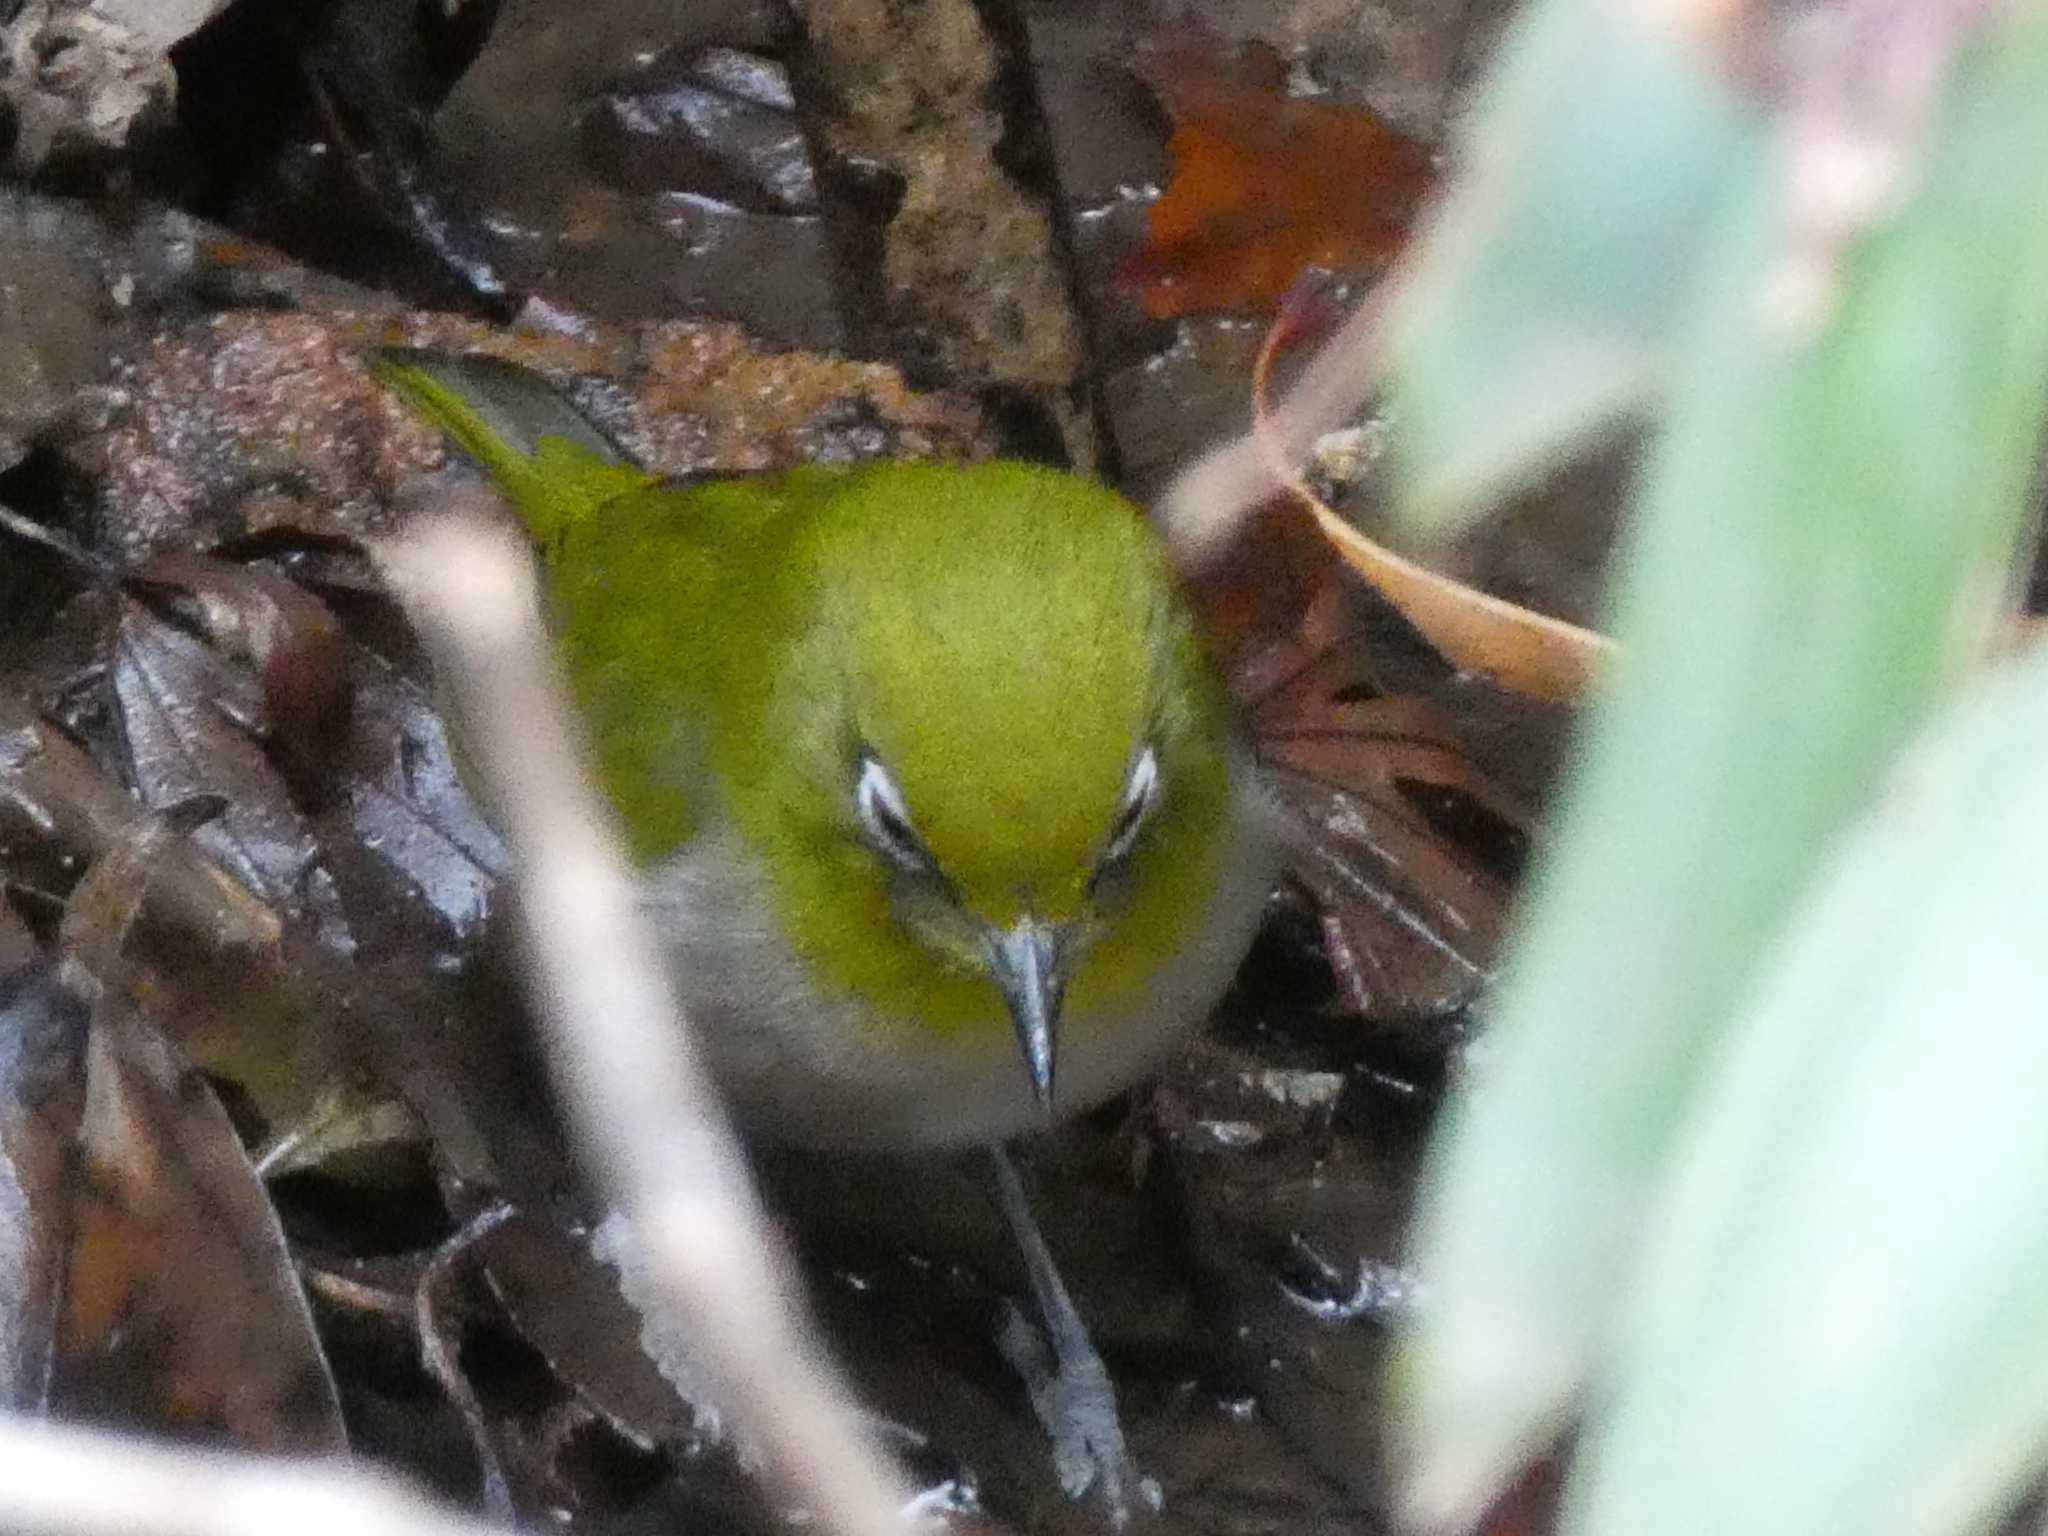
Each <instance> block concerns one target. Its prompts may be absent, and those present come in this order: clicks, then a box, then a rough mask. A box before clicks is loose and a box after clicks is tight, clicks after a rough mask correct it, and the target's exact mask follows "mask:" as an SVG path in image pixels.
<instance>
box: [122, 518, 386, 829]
mask: <svg viewBox="0 0 2048 1536" xmlns="http://www.w3.org/2000/svg"><path fill="white" fill-rule="evenodd" d="M127 586H128V589H129V590H130V591H131V592H136V593H139V594H142V595H144V596H145V597H146V598H147V599H149V600H151V601H153V602H155V603H157V604H161V605H162V607H163V608H164V609H165V610H166V611H167V612H168V613H169V615H170V616H171V617H173V618H175V619H178V620H182V621H183V622H185V623H187V624H189V625H190V626H191V627H192V628H193V629H194V630H195V631H196V632H197V633H198V634H200V635H202V636H203V637H204V638H205V639H207V640H208V641H210V642H211V643H212V644H213V646H214V647H215V648H216V649H218V650H220V651H222V652H224V653H226V654H228V655H230V656H233V657H235V658H236V659H237V660H239V661H241V662H243V663H244V664H246V665H247V666H248V667H249V669H250V670H251V671H252V672H253V673H254V675H255V678H256V681H257V684H258V691H257V695H256V700H255V702H256V704H257V706H258V710H259V713H258V714H257V715H256V716H255V718H253V719H250V720H248V721H245V722H244V724H245V725H247V727H248V728H249V729H250V730H251V731H253V732H254V733H255V734H256V735H257V736H258V737H259V738H260V739H261V740H262V741H263V742H264V743H265V744H266V745H267V746H268V747H269V748H270V750H271V752H272V753H273V755H274V756H275V757H276V758H277V760H278V764H279V766H280V767H281V768H283V769H284V771H285V774H286V776H287V778H288V779H290V781H291V783H292V786H293V788H294V789H296V790H297V791H299V793H300V794H301V795H302V796H303V797H305V798H307V799H320V798H324V795H325V792H326V790H327V789H328V788H329V787H330V786H331V781H332V770H333V767H334V763H335V754H336V748H337V747H338V746H339V744H340V741H341V738H342V734H343V733H344V732H345V731H346V730H347V729H348V712H349V699H350V695H349V675H348V648H347V645H346V643H345V642H344V640H343V637H342V633H341V626H340V625H339V624H338V623H336V622H335V618H334V615H333V614H332V613H331V612H330V611H329V610H328V608H327V605H326V604H324V603H322V602H321V601H320V599H319V598H317V597H315V596H314V595H313V594H312V593H310V592H308V591H307V590H306V589H305V588H304V587H302V586H300V585H299V584H298V583H297V582H295V581H291V580H288V579H287V578H285V577H283V576H280V575H278V574H277V573H276V572H274V571H268V570H264V569H263V568H262V567H260V566H252V565H237V564H235V563H233V562H231V561H227V560H215V559H210V558H208V557H206V556H204V555H194V554H186V553H182V552H178V551H173V552H171V553H169V554H163V555H158V556H157V557H156V558H155V559H153V560H151V561H149V562H148V563H147V564H145V565H144V566H142V567H141V569H139V570H137V571H136V572H135V573H134V574H133V575H131V576H130V577H129V578H128V581H127Z"/></svg>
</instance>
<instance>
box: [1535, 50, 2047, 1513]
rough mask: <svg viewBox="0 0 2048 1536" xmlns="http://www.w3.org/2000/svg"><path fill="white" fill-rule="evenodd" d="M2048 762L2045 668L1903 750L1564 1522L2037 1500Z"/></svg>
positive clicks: (1732, 1092)
mask: <svg viewBox="0 0 2048 1536" xmlns="http://www.w3.org/2000/svg"><path fill="white" fill-rule="evenodd" d="M2044 30H2048V29H2044ZM2043 762H2048V653H2042V654H2038V655H2036V656H2035V657H2033V658H2032V659H2031V660H2030V661H2029V662H2028V663H2027V665H2026V666H2025V668H2024V669H2022V670H2017V671H2015V672H2014V673H2013V674H2012V675H2008V676H2003V677H2000V678H1998V679H1996V680H1995V681H1994V682H1992V683H1991V684H1989V685H1988V686H1985V687H1984V688H1982V689H1981V690H1980V691H1979V694H1978V695H1977V696H1976V697H1975V698H1973V699H1972V700H1971V701H1970V705H1969V707H1968V708H1967V709H1965V710H1962V711H1959V712H1958V713H1957V715H1956V717H1955V718H1954V719H1953V720H1951V721H1950V722H1949V723H1948V725H1947V727H1946V729H1945V730H1944V731H1943V733H1942V734H1941V736H1940V737H1939V738H1938V739H1937V741H1936V742H1935V743H1933V745H1932V748H1931V750H1929V751H1926V752H1924V753H1923V754H1921V755H1920V756H1918V757H1916V758H1914V759H1912V760H1911V761H1910V763H1909V767H1908V771H1907V772H1906V773H1904V774H1903V775H1901V776H1900V779H1899V782H1898V783H1897V785H1896V786H1895V788H1894V790H1893V792H1892V793H1891V794H1890V795H1889V796H1888V797H1887V799H1886V801H1885V803H1884V805H1883V808H1882V810H1881V812H1880V813H1879V815H1878V816H1877V817H1876V818H1875V819H1874V820H1873V822H1872V823H1871V824H1870V825H1869V826H1868V827H1866V828H1865V829H1864V830H1863V832H1862V834H1861V835H1860V836H1859V837H1858V838H1857V839H1856V842H1855V844H1854V846H1853V847H1852V848H1851V849H1850V851H1849V852H1848V855H1847V856H1846V857H1844V858H1842V859H1839V860H1838V861H1836V863H1835V864H1834V866H1833V868H1832V871H1831V873H1830V877H1829V878H1828V880H1827V882H1826V884H1825V886H1824V888H1823V889H1822V890H1821V891H1820V893H1819V894H1818V896H1817V898H1816V900H1815V901H1813V902H1812V903H1810V904H1809V905H1808V907H1807V908H1806V910H1805V913H1804V920H1803V922H1802V923H1801V924H1800V926H1799V928H1798V930H1797V933H1796V935H1795V937H1794V939H1793V940H1792V942H1791V944H1790V947H1789V949H1788V951H1787V952H1785V953H1784V955H1783V957H1782V960H1781V961H1780V963H1777V964H1775V965H1773V966H1772V967H1771V968H1770V970H1769V973H1768V976H1767V979H1766V981H1765V984H1764V986H1763V988H1762V990H1761V993H1760V995H1759V996H1758V998H1757V1000H1756V1002H1755V1003H1754V1004H1753V1005H1752V1006H1750V1007H1748V1008H1746V1009H1744V1010H1743V1013H1742V1017H1741V1019H1740V1021H1739V1025H1738V1028H1737V1032H1736V1035H1735V1038H1734V1039H1733V1040H1732V1042H1731V1047H1730V1049H1729V1051H1728V1053H1727V1056H1726V1058H1725V1061H1724V1063H1723V1064H1722V1066H1721V1070H1720V1071H1718V1072H1717V1074H1716V1076H1715V1078H1714V1080H1713V1085H1712V1088H1711V1090H1710V1092H1709V1093H1708V1094H1707V1095H1706V1096H1705V1100H1704V1102H1703V1104H1702V1105H1701V1106H1700V1107H1699V1109H1698V1110H1697V1111H1696V1113H1695V1114H1694V1115H1693V1116H1692V1117H1691V1119H1690V1120H1689V1122H1688V1127H1687V1130H1686V1133H1685V1136H1684V1138H1683V1142H1682V1144H1681V1148H1680V1152H1679V1156H1678V1175H1677V1177H1676V1178H1675V1179H1674V1181H1673V1184H1672V1186H1671V1191H1670V1193H1668V1194H1667V1196H1666V1197H1665V1198H1663V1199H1661V1200H1660V1201H1659V1204H1658V1217H1657V1220H1656V1222H1655V1224H1654V1231H1653V1236H1654V1239H1655V1240H1654V1242H1653V1243H1652V1245H1651V1249H1650V1254H1649V1258H1648V1260H1647V1261H1646V1263H1645V1266H1644V1281H1643V1286H1642V1290H1643V1296H1642V1303H1643V1304H1642V1306H1641V1308H1640V1309H1639V1312H1638V1314H1637V1315H1636V1316H1635V1317H1634V1318H1633V1319H1632V1322H1633V1323H1634V1324H1635V1326H1633V1327H1632V1328H1630V1329H1629V1330H1628V1335H1627V1346H1626V1347H1625V1348H1624V1349H1623V1350H1622V1352H1621V1357H1620V1360H1619V1362H1618V1364H1619V1370H1618V1372H1617V1379H1618V1381H1619V1382H1620V1387H1619V1391H1618V1393H1617V1394H1616V1395H1615V1396H1614V1398H1613V1399H1612V1401H1611V1402H1610V1404H1609V1405H1608V1408H1607V1411H1605V1412H1604V1413H1603V1414H1601V1415H1600V1417H1599V1420H1598V1425H1597V1429H1596V1431H1595V1433H1594V1434H1593V1435H1592V1437H1591V1445H1590V1447H1589V1449H1588V1451H1587V1453H1586V1457H1587V1459H1586V1464H1585V1470H1584V1471H1583V1472H1582V1473H1581V1475H1580V1478H1579V1479H1578V1481H1577V1482H1576V1484H1575V1488H1574V1497H1573V1501H1572V1512H1571V1516H1570V1520H1569V1526H1570V1528H1571V1529H1573V1530H1576V1531H1579V1532H1582V1533H1586V1536H1622V1533H1629V1536H1634V1533H1637V1532H1641V1531H1645V1530H1655V1531H1658V1532H1660V1533H1663V1536H1686V1533H1690V1532H1697V1533H1700V1536H1707V1533H1710V1532H1711V1533H1715V1536H1719V1533H1722V1532H1727V1531H1742V1532H1746V1533H1748V1536H1778V1533H1783V1536H1792V1533H1794V1532H1797V1533H1798V1536H1829V1533H1841V1536H1849V1533H1852V1532H1853V1533H1855V1536H1872V1533H1878V1532H1884V1531H1888V1530H1894V1531H1930V1532H1932V1531H1956V1530H1963V1529H1984V1528H1988V1527H1989V1526H1991V1525H1992V1524H1993V1523H1994V1522H1995V1521H1996V1520H1997V1518H1998V1517H1999V1516H2001V1515H2002V1514H2004V1513H2005V1512H2006V1511H2007V1510H2008V1509H2009V1508H2010V1506H2011V1504H2012V1503H2013V1502H2014V1501H2015V1500H2016V1498H2017V1496H2018V1495H2019V1494H2020V1493H2021V1492H2023V1491H2024V1484H2022V1485H2021V1486H2019V1487H2017V1488H2016V1487H2015V1486H2014V1481H2015V1479H2016V1478H2018V1477H2019V1476H2020V1475H2021V1474H2022V1473H2024V1472H2025V1471H2026V1470H2027V1469H2028V1468H2030V1467H2034V1466H2038V1465H2039V1464H2040V1462H2041V1461H2042V1459H2043V1458H2042V1448H2043V1446H2044V1443H2048V1200H2044V1199H2043V1191H2044V1190H2048V1116H2044V1115H2043V1113H2042V1107H2041V1089H2042V1084H2043V1083H2048V1029H2044V1028H2043V1027H2042V1024H2043V1021H2044V1020H2048V966H2044V964H2043V960H2042V954H2043V951H2042V944H2041V936H2042V934H2043V933H2044V932H2048V882H2044V880H2043V878H2042V875H2043V871H2044V870H2048V778H2044V777H2043V775H2042V773H2041V764H2042V763H2043Z"/></svg>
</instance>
